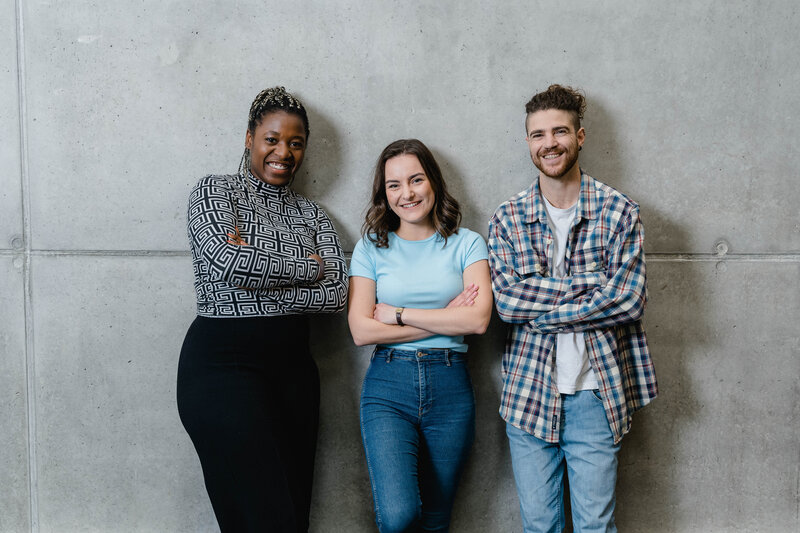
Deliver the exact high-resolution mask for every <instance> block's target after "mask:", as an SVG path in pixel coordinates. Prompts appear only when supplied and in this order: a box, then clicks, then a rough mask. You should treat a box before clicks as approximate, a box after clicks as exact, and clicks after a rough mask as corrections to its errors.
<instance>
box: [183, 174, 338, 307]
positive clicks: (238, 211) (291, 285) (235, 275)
mask: <svg viewBox="0 0 800 533" xmlns="http://www.w3.org/2000/svg"><path fill="white" fill-rule="evenodd" d="M245 180H247V181H245ZM237 229H238V232H239V234H240V235H241V238H242V239H243V240H244V241H245V242H246V243H247V245H238V244H230V243H229V242H228V240H229V238H230V237H229V236H228V234H232V235H233V234H235V233H236V231H237ZM188 233H189V242H190V244H191V250H192V265H193V267H194V278H195V282H194V286H195V291H196V293H197V314H198V315H200V316H205V317H253V316H277V315H292V314H298V313H333V312H337V311H341V310H342V309H343V308H344V305H345V301H346V300H347V285H348V277H347V268H346V264H345V260H344V254H343V253H342V247H341V245H340V244H339V236H338V235H337V234H336V230H335V229H334V227H333V224H332V223H331V220H330V219H329V218H328V215H326V214H325V212H324V211H323V210H322V208H320V207H319V205H317V204H316V202H313V201H311V200H309V199H307V198H305V197H304V196H301V195H299V194H297V193H296V192H294V191H293V190H291V189H290V188H288V187H275V186H273V185H269V184H267V183H264V182H262V181H261V180H259V179H257V178H255V177H253V175H252V174H250V173H249V172H248V174H247V176H246V177H243V176H241V175H236V174H234V175H228V176H221V175H212V176H206V177H204V178H202V179H201V180H200V181H199V182H198V183H197V185H195V187H194V188H193V189H192V192H191V194H190V196H189V213H188ZM313 253H316V254H318V255H319V256H320V257H322V261H323V263H324V265H325V277H324V278H323V279H321V280H320V281H315V280H316V279H317V276H318V275H319V264H318V263H317V262H316V261H315V260H314V259H311V258H309V255H310V254H313Z"/></svg>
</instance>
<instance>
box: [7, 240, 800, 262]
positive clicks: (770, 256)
mask: <svg viewBox="0 0 800 533" xmlns="http://www.w3.org/2000/svg"><path fill="white" fill-rule="evenodd" d="M26 238H27V236H26ZM20 253H22V251H21V250H12V249H0V255H6V256H11V255H18V254H20ZM24 253H25V254H26V255H33V256H41V257H59V256H108V257H119V256H122V257H127V256H133V257H189V256H190V255H191V253H190V252H189V251H188V250H33V249H30V248H26V249H25V250H24ZM344 255H345V256H346V257H351V256H352V255H353V254H352V252H345V254H344ZM647 261H648V262H650V261H653V262H658V263H664V262H674V263H682V262H717V261H733V262H745V263H762V262H775V263H797V262H800V252H790V253H752V254H747V253H742V254H725V255H717V254H700V253H662V252H652V253H648V254H647Z"/></svg>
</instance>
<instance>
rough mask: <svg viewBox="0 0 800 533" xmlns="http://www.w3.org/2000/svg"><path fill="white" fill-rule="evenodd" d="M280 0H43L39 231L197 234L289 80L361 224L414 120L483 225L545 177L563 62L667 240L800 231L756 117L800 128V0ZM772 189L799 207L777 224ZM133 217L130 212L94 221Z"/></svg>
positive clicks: (599, 146) (32, 7) (794, 242)
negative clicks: (537, 146)
mask: <svg viewBox="0 0 800 533" xmlns="http://www.w3.org/2000/svg"><path fill="white" fill-rule="evenodd" d="M281 5H282V4H279V3H271V2H267V3H264V2H247V1H245V2H238V3H237V4H236V5H234V6H230V7H228V6H227V5H225V6H223V5H221V4H220V5H218V6H217V5H214V4H212V5H207V6H204V7H194V8H192V9H186V8H185V7H183V6H181V5H180V4H172V3H163V2H156V1H147V2H144V3H141V4H135V5H132V4H124V3H121V4H118V5H115V7H114V9H113V10H104V9H98V8H97V5H96V4H95V3H94V2H78V3H75V2H71V3H69V4H64V3H57V4H45V3H31V4H27V11H26V14H27V17H28V19H29V20H30V21H31V24H30V25H29V27H28V32H27V38H26V47H27V51H28V54H27V56H28V58H29V66H28V91H29V101H30V114H31V119H30V152H31V154H35V155H36V157H32V158H31V163H30V164H31V175H32V178H33V184H32V187H33V198H35V202H34V203H33V215H34V218H33V222H34V242H35V245H36V246H37V247H40V248H52V247H56V243H61V242H69V243H71V245H72V246H73V247H75V248H81V249H83V248H86V249H95V248H101V249H114V248H133V249H180V248H183V247H184V246H185V238H184V236H183V231H182V223H183V219H184V211H183V208H182V207H181V206H182V204H183V203H184V202H185V196H186V192H185V191H186V188H187V187H188V186H189V185H190V184H191V183H193V182H194V181H195V180H196V179H197V178H198V177H200V176H201V175H203V174H205V173H209V172H221V171H230V170H231V169H235V168H236V165H237V163H238V157H239V155H240V152H241V146H242V142H243V141H242V139H243V130H244V123H245V117H246V113H247V106H248V104H249V102H250V101H251V99H252V97H253V95H254V94H255V93H256V92H257V91H258V90H259V89H260V88H262V87H263V86H265V85H268V84H271V83H282V84H285V85H286V86H288V87H289V88H290V89H294V90H296V91H298V92H299V94H301V95H302V96H303V97H304V98H305V99H306V101H307V102H308V103H309V107H310V109H311V111H312V118H315V119H317V120H318V121H319V122H318V123H317V124H318V125H314V124H315V123H314V122H312V131H313V132H314V133H313V134H312V139H311V140H312V143H311V148H310V150H309V158H310V159H309V162H308V165H307V168H306V169H305V172H304V174H303V175H302V176H300V177H299V178H298V181H299V184H300V187H301V189H303V190H307V191H308V192H309V193H310V194H312V195H314V196H316V197H317V198H319V199H320V200H322V201H323V203H325V205H327V206H328V207H329V208H331V211H339V212H340V213H339V214H338V215H337V217H338V218H339V223H340V226H341V227H342V229H343V233H344V235H345V243H346V245H348V246H351V245H352V243H353V240H354V239H355V238H356V236H357V234H358V228H359V227H360V224H361V210H362V209H363V207H362V206H363V204H364V202H365V201H366V193H365V190H366V186H365V184H366V183H368V181H369V174H370V172H371V167H372V165H373V163H374V160H375V158H376V157H377V154H378V152H379V150H380V148H381V147H382V146H384V145H385V144H386V143H387V142H389V141H391V140H394V139H396V138H398V137H403V136H418V137H420V138H423V139H425V140H426V141H428V142H429V143H430V144H431V145H432V146H433V147H434V148H436V149H437V153H438V154H440V155H441V157H442V158H443V159H444V161H445V163H446V167H447V169H448V170H449V171H450V172H449V175H450V176H451V179H452V180H453V181H454V189H455V190H456V192H458V193H460V195H461V196H462V197H463V198H465V203H467V204H468V205H469V209H468V210H467V217H466V219H465V222H466V225H467V226H470V227H474V228H476V229H483V228H484V227H485V224H486V218H487V217H488V214H490V213H491V212H492V211H493V210H494V208H495V207H496V206H497V204H498V203H499V202H501V201H502V200H504V199H505V198H506V197H507V195H508V191H514V190H517V189H520V188H522V187H523V186H524V185H525V184H527V183H528V182H529V181H530V177H531V176H530V174H531V171H530V163H529V162H528V160H527V158H526V157H525V144H524V142H523V139H522V133H523V129H522V128H523V127H522V123H523V118H524V115H523V113H522V109H523V105H524V102H525V101H526V100H527V98H529V97H530V95H531V94H532V93H533V92H535V91H536V90H537V89H541V88H543V87H545V86H546V85H547V84H548V83H549V82H552V81H563V82H566V83H571V84H575V85H578V86H581V87H584V88H585V89H586V91H587V95H588V97H589V103H590V107H589V111H588V113H587V116H586V126H587V128H588V131H589V141H588V145H587V147H586V150H585V152H586V153H585V158H584V164H585V165H586V167H587V168H588V169H590V170H591V171H592V172H593V173H595V174H596V175H597V176H598V177H600V178H605V179H606V180H607V181H609V182H610V183H611V184H614V185H618V186H620V187H621V188H624V189H625V191H626V192H627V193H629V194H631V195H632V196H633V197H635V198H636V199H637V200H638V201H640V202H641V203H642V204H643V206H644V211H645V215H646V217H647V218H648V219H649V220H652V222H653V224H652V228H653V229H652V231H653V237H652V238H651V239H650V240H649V245H648V246H649V247H650V249H651V250H652V251H661V252H689V251H691V252H703V253H708V252H711V251H713V245H714V243H715V242H716V241H717V240H718V239H719V238H722V237H725V238H727V239H728V240H729V241H730V242H731V249H732V250H740V251H747V252H751V253H768V252H770V253H771V252H786V251H797V250H798V249H800V229H799V228H800V219H798V216H800V215H797V211H796V210H791V209H790V207H791V206H792V205H796V204H797V202H798V201H799V200H800V197H798V196H799V195H800V189H798V188H796V187H787V186H786V185H787V182H786V178H784V176H791V175H794V172H795V171H794V165H793V163H794V160H793V158H792V156H791V154H790V152H789V151H787V150H785V149H783V148H782V147H781V145H780V143H763V144H761V145H759V146H758V147H755V146H753V142H752V137H751V136H750V132H752V131H754V130H755V129H757V128H758V127H759V125H760V124H764V123H768V124H770V125H771V127H775V128H777V129H779V130H780V131H781V132H782V134H783V135H786V137H787V138H791V137H792V136H793V134H795V133H797V126H796V125H795V121H794V120H792V113H791V108H789V109H787V108H786V106H785V103H786V102H789V101H791V95H792V90H793V87H796V86H797V82H798V81H800V80H799V79H798V76H800V74H798V72H799V71H800V69H798V68H797V67H798V61H800V60H799V59H798V58H797V54H795V53H794V50H796V49H797V48H798V44H800V43H798V36H797V35H796V33H795V32H794V28H795V25H796V22H797V16H796V13H794V12H787V11H786V10H781V9H772V10H766V11H765V12H763V13H762V15H761V16H759V17H757V18H753V17H751V16H750V14H751V6H750V5H749V4H748V3H746V2H740V3H736V4H730V5H729V4H725V5H724V7H722V5H721V4H720V7H710V6H708V5H707V4H706V3H703V2H695V3H691V4H690V5H685V4H681V7H680V8H678V7H677V5H672V4H669V5H665V6H656V7H654V6H647V7H643V6H640V5H639V4H637V3H634V2H619V3H617V4H616V5H615V6H614V7H612V8H610V9H609V7H608V6H606V5H602V6H601V5H599V4H595V3H585V2H577V3H572V4H570V5H569V6H559V9H558V10H557V11H558V14H557V16H555V17H553V18H552V19H550V18H543V17H542V14H541V13H540V12H538V11H537V10H535V9H531V8H530V5H529V4H527V3H525V4H519V3H508V4H504V6H502V7H498V8H489V7H486V6H482V4H480V3H475V4H472V5H470V6H469V8H467V7H465V6H464V4H463V3H458V5H457V6H456V4H452V5H450V4H447V3H437V4H430V5H417V6H406V5H402V6H401V5H398V4H395V3H394V2H375V3H371V4H370V7H368V8H366V7H361V6H359V7H358V8H357V9H356V8H355V4H353V5H352V6H350V7H346V6H345V7H342V6H339V5H337V4H330V5H329V4H328V3H325V2H307V3H303V4H302V5H301V6H296V13H294V14H293V15H294V16H296V17H297V18H298V20H302V21H303V23H302V25H298V26H295V25H292V24H277V25H276V24H273V23H272V22H273V17H272V16H271V13H273V12H274V10H275V9H277V8H278V7H279V6H281ZM453 9H457V11H458V13H459V17H458V20H457V22H456V23H454V22H453V18H452V11H453ZM209 21H213V23H209ZM444 22H446V24H444ZM712 23H713V26H714V27H715V28H718V29H717V31H715V32H709V31H707V25H708V24H712ZM264 27H269V28H270V31H269V32H268V36H266V37H265V38H263V39H254V38H253V37H254V36H256V35H259V34H260V33H259V32H263V28H264ZM533 29H536V30H537V31H532V30H533ZM566 35H570V36H573V38H572V39H565V36H566ZM284 51H285V52H284ZM740 62H745V63H746V65H747V66H746V68H745V69H744V71H743V68H742V67H741V66H740ZM742 76H746V77H747V79H748V80H750V79H752V80H754V83H749V82H748V83H744V82H742V81H741V80H742ZM737 80H738V81H737ZM734 88H735V89H734ZM723 89H728V90H724V91H723ZM317 128H319V129H317ZM317 132H319V135H317ZM315 151H316V153H315ZM754 175H758V179H754V178H753V176H754ZM678 177H680V180H681V182H682V184H683V186H681V187H673V186H672V183H674V181H675V180H676V179H678ZM684 182H685V183H684ZM500 184H502V186H498V185H500ZM154 188H155V189H157V190H158V194H157V195H152V193H151V192H150V191H152V190H153V189H154ZM709 191H713V194H708V192H709ZM142 196H152V198H150V201H149V202H146V203H142V202H139V201H135V199H137V198H141V197H142ZM697 198H703V200H696V199H697ZM762 204H770V205H773V206H774V207H776V208H777V209H778V210H787V214H788V219H787V220H786V221H785V223H783V224H780V225H773V224H771V222H770V221H768V219H765V218H764V217H760V216H758V214H757V209H758V206H760V205H762ZM342 205H344V206H347V207H348V209H346V210H341V209H338V210H337V209H333V208H334V207H337V206H342ZM667 215H668V216H667ZM744 220H747V223H745V222H744ZM674 221H680V226H679V227H673V225H674V224H675V222H674ZM64 222H68V223H64ZM114 228H125V231H124V232H118V233H117V234H116V238H115V239H113V240H112V241H108V240H100V239H97V238H96V235H97V232H98V231H108V230H109V229H114ZM734 229H735V233H732V231H734ZM98 241H99V242H98Z"/></svg>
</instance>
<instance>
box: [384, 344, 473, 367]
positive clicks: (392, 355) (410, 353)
mask: <svg viewBox="0 0 800 533" xmlns="http://www.w3.org/2000/svg"><path fill="white" fill-rule="evenodd" d="M376 357H377V358H380V359H385V360H386V362H387V363H388V362H389V361H391V360H392V359H398V360H401V361H421V362H425V361H427V362H430V363H445V364H447V366H450V363H464V362H466V360H467V354H466V353H463V352H457V351H455V350H451V349H450V348H422V349H419V350H398V349H397V348H390V347H389V346H383V345H381V344H379V345H377V346H375V350H374V351H373V352H372V359H375V358H376Z"/></svg>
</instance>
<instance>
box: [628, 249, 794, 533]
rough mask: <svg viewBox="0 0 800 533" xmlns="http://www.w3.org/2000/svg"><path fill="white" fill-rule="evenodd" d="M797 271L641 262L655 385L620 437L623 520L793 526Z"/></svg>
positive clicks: (739, 527)
mask: <svg viewBox="0 0 800 533" xmlns="http://www.w3.org/2000/svg"><path fill="white" fill-rule="evenodd" d="M799 276H800V263H798V262H793V263H771V264H770V263H755V264H754V263H745V262H719V263H713V262H702V263H699V262H685V263H668V262H651V263H650V264H649V265H648V277H649V287H650V304H649V307H648V310H647V313H646V315H645V316H646V325H647V331H648V335H649V341H650V344H651V347H652V351H653V354H654V362H655V365H656V370H657V372H658V377H659V388H660V395H659V398H657V399H656V400H655V401H654V402H653V404H652V405H651V406H648V407H646V408H645V409H644V410H643V411H641V412H640V413H638V414H637V415H636V416H635V418H634V428H633V431H632V432H631V434H630V435H629V436H628V437H626V439H625V440H623V442H624V444H623V447H622V452H621V458H620V480H619V485H618V487H619V494H618V500H619V509H618V521H619V524H620V531H663V532H665V533H666V532H671V531H687V532H688V531H721V532H722V531H724V532H734V531H741V532H751V531H764V532H766V531H787V532H788V531H794V530H796V528H797V526H798V524H800V523H799V522H798V514H797V506H798V489H797V487H798V483H799V482H800V465H798V462H797V461H795V460H794V459H792V457H797V456H798V455H799V454H800V425H799V424H797V420H798V416H800V398H799V397H798V390H800V357H798V355H800V336H798V333H797V328H796V323H797V321H798V319H800V298H798V297H797V279H798V277H799ZM623 525H624V526H625V527H624V528H623V527H622V526H623Z"/></svg>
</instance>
